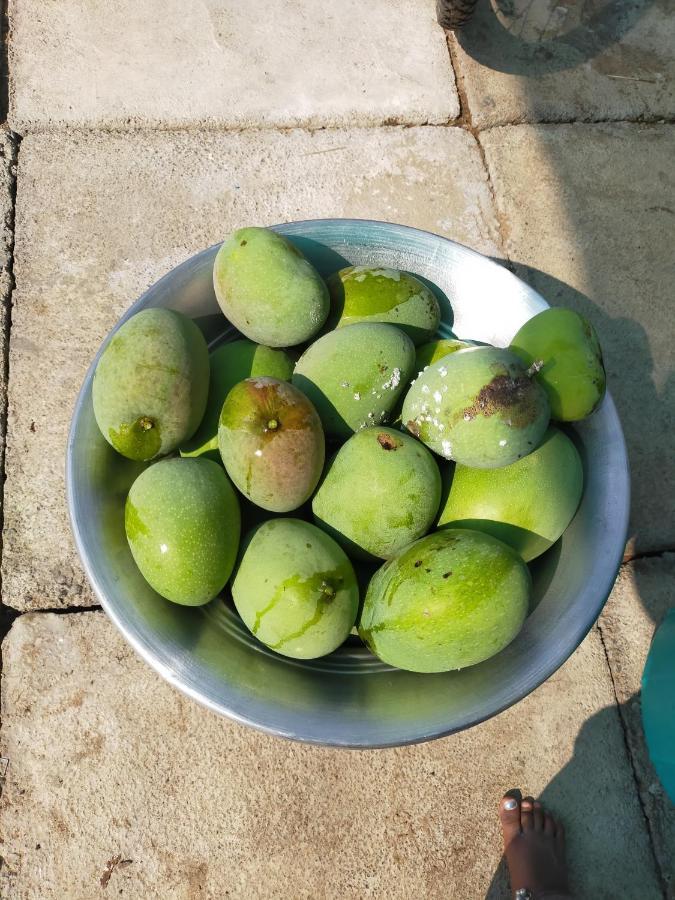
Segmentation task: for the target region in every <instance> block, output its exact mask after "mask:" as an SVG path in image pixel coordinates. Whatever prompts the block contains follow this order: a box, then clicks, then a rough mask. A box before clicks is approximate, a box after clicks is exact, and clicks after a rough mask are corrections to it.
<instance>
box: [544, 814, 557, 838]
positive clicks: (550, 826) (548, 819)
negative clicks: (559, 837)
mask: <svg viewBox="0 0 675 900" xmlns="http://www.w3.org/2000/svg"><path fill="white" fill-rule="evenodd" d="M544 834H548V835H549V836H550V837H555V819H554V818H553V816H551V815H549V814H548V813H544Z"/></svg>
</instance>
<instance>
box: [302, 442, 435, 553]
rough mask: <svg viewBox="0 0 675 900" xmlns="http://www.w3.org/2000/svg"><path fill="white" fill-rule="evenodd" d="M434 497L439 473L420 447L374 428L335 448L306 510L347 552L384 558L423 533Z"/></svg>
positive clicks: (430, 520)
mask: <svg viewBox="0 0 675 900" xmlns="http://www.w3.org/2000/svg"><path fill="white" fill-rule="evenodd" d="M440 497H441V476H440V473H439V471H438V466H437V465H436V462H435V461H434V458H433V456H432V455H431V453H429V451H428V450H427V449H426V447H424V446H422V444H420V443H419V441H416V440H415V439H414V438H411V437H410V436H409V435H407V434H403V433H401V432H400V431H394V429H392V428H383V427H382V426H379V427H374V428H365V429H363V431H359V432H358V433H357V434H355V435H353V436H352V437H351V438H350V439H349V440H348V441H347V442H346V444H344V445H343V446H342V447H341V448H340V450H339V451H338V452H337V455H336V456H335V458H334V459H333V460H332V461H331V463H330V464H329V466H328V468H327V471H326V474H325V476H324V478H323V481H322V482H321V486H320V487H319V490H318V491H317V492H316V495H315V497H314V500H313V501H312V511H313V513H314V516H315V518H316V521H317V523H318V524H320V525H321V527H322V528H325V529H326V530H327V531H328V532H329V533H330V534H331V535H332V536H333V537H334V538H335V539H336V540H337V541H338V542H339V543H340V544H341V545H342V546H343V547H344V548H345V550H347V551H348V552H351V553H353V554H356V555H357V556H364V555H366V556H370V557H372V556H376V557H380V558H382V559H387V558H389V557H390V556H393V555H394V554H395V553H397V552H398V551H399V550H400V549H401V548H402V547H405V546H406V544H409V543H410V542H411V541H414V540H415V539H416V538H418V537H420V536H421V535H423V534H425V533H426V532H427V531H428V529H429V528H430V527H431V523H432V522H433V520H434V517H435V516H436V513H437V511H438V504H439V503H440Z"/></svg>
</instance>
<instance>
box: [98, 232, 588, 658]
mask: <svg viewBox="0 0 675 900" xmlns="http://www.w3.org/2000/svg"><path fill="white" fill-rule="evenodd" d="M213 280H214V287H215V293H216V297H217V299H218V303H219V305H220V307H221V309H222V311H223V313H224V314H225V316H226V317H227V319H228V320H229V321H230V322H231V323H232V324H233V325H234V326H235V327H236V328H237V329H238V330H239V331H240V332H241V334H242V336H243V337H242V338H241V339H238V340H235V341H231V342H228V343H224V344H222V345H221V346H219V347H218V348H217V349H215V350H214V351H213V352H211V353H210V354H209V351H208V349H207V345H206V342H205V340H204V337H203V336H202V333H201V331H200V330H199V328H198V327H197V326H196V325H195V324H194V322H192V321H191V320H190V319H189V318H187V317H186V316H184V315H182V314H181V313H178V312H174V311H172V310H168V309H147V310H144V311H143V312H139V313H137V314H136V315H134V316H132V317H131V318H130V319H129V320H128V321H127V322H126V323H125V324H124V325H122V327H121V328H119V330H118V331H117V332H116V333H115V335H114V336H113V338H112V339H111V341H110V343H109V344H108V346H107V347H106V349H105V350H104V352H103V354H102V355H101V358H100V360H99V363H98V366H97V368H96V372H95V376H94V382H93V403H94V412H95V415H96V420H97V422H98V425H99V427H100V429H101V432H102V434H103V436H104V437H105V438H106V440H107V441H108V442H109V443H110V444H111V445H112V446H113V447H114V448H115V450H117V451H118V452H119V453H121V454H123V455H124V456H126V457H129V458H131V459H134V460H144V461H148V462H149V461H152V460H159V461H157V462H153V464H152V465H149V466H148V467H147V468H146V469H145V470H144V471H143V472H142V474H141V475H140V476H139V477H138V478H137V479H136V481H135V482H134V484H133V485H132V487H131V490H130V491H129V495H128V499H127V502H126V508H125V525H126V533H127V538H128V541H129V546H130V548H131V553H132V555H133V558H134V560H135V562H136V564H137V566H138V568H139V570H140V571H141V573H142V574H143V576H144V577H145V579H146V580H147V581H148V582H149V584H150V585H151V586H152V587H153V588H154V589H155V590H156V591H157V592H158V593H159V594H161V595H162V596H163V597H165V598H167V599H168V600H171V601H173V602H175V603H180V604H185V605H188V606H199V605H201V604H204V603H208V602H209V601H211V600H213V599H214V598H215V597H217V596H218V595H220V594H221V593H222V592H223V591H224V588H225V587H226V585H228V583H229V584H230V590H231V596H232V599H233V601H234V604H235V606H236V609H237V611H238V613H239V615H240V616H241V618H242V620H243V622H244V623H245V625H246V626H247V627H248V628H249V629H250V631H251V633H252V634H253V635H255V637H256V638H257V639H258V640H259V641H261V642H262V643H263V644H265V645H266V646H267V647H269V648H271V649H272V650H274V651H276V652H277V653H280V654H282V655H285V656H289V657H294V658H299V659H311V658H315V657H318V656H322V655H324V654H327V653H331V652H332V651H333V650H335V649H336V648H337V647H339V646H340V645H341V644H342V643H343V642H344V641H345V640H346V639H347V638H348V636H349V635H350V633H358V635H359V636H360V637H361V639H362V640H363V641H364V642H365V643H366V644H367V646H368V647H369V648H370V649H371V651H372V652H373V653H375V654H376V655H377V656H379V657H380V658H381V659H382V660H384V661H385V662H387V663H389V664H391V665H393V666H397V667H399V668H402V669H408V670H411V671H415V672H441V671H447V670H449V669H459V668H462V667H464V666H470V665H474V664H476V663H478V662H481V661H482V660H485V659H487V658H488V657H490V656H492V655H494V654H495V653H498V652H499V651H500V650H502V649H503V648H504V647H506V646H507V645H508V644H509V643H510V642H511V641H512V640H513V638H514V637H515V636H516V634H517V633H518V631H519V630H520V628H521V626H522V624H523V622H524V620H525V617H526V615H527V613H528V609H529V605H530V600H531V596H530V595H531V589H532V580H531V576H530V572H529V569H528V566H527V563H528V562H530V561H531V560H532V559H534V558H535V557H537V556H539V555H540V554H542V553H544V552H545V551H546V550H547V549H548V548H549V547H550V546H551V545H552V544H553V543H554V542H555V541H557V540H558V538H559V537H560V536H561V535H562V533H563V531H564V530H565V528H567V526H568V525H569V523H570V521H571V520H572V517H573V516H574V514H575V512H576V509H577V507H578V505H579V502H580V499H581V495H582V490H583V470H582V465H581V460H580V458H579V454H578V452H577V449H576V447H575V445H574V442H573V441H572V440H571V438H570V437H569V436H568V435H567V434H566V433H565V432H564V431H562V430H559V429H558V428H557V427H555V426H554V425H552V424H551V419H553V420H556V421H557V422H572V421H576V420H578V419H582V418H584V417H586V416H588V415H590V414H591V413H592V412H593V410H594V409H595V408H596V407H597V406H598V404H599V403H600V401H601V400H602V398H603V395H604V391H605V373H604V369H603V364H602V356H601V352H600V347H599V344H598V340H597V337H596V335H595V333H594V331H593V329H592V328H591V326H590V325H589V324H588V322H586V321H585V320H584V319H583V318H581V316H579V315H577V314H576V313H574V312H572V311H570V310H565V309H549V310H546V311H545V312H542V313H540V314H539V315H537V316H535V317H534V318H533V319H531V320H530V321H529V322H527V323H526V324H525V325H524V326H523V327H522V328H521V329H520V331H519V332H518V334H517V335H516V336H515V337H514V339H513V341H512V343H511V346H510V347H509V348H508V349H498V348H495V347H491V346H486V345H476V344H473V343H470V342H467V341H461V340H458V339H438V338H437V336H436V335H437V331H438V327H439V323H440V311H439V304H438V301H437V299H436V296H435V294H434V293H433V291H432V290H430V288H429V287H428V286H427V285H426V284H424V283H422V282H421V281H420V280H418V279H417V278H415V277H413V276H412V275H410V274H408V273H406V272H401V271H397V270H394V269H390V268H377V267H370V266H351V267H349V268H346V269H342V270H341V271H339V272H336V273H335V274H334V275H332V276H331V277H330V278H329V279H328V280H327V282H324V281H323V280H322V278H321V277H320V276H319V274H318V272H317V271H316V270H315V269H314V267H313V266H312V265H311V263H310V262H309V261H308V260H307V259H306V258H305V257H304V256H303V255H302V254H301V253H300V251H299V250H298V249H297V248H296V247H295V246H294V244H292V243H291V242H290V241H289V240H287V239H286V238H284V237H282V236H280V235H278V234H276V233H275V232H273V231H269V230H267V229H264V228H244V229H240V230H238V231H235V232H234V233H233V234H232V235H231V236H230V237H229V238H228V239H227V240H226V241H225V242H224V243H223V244H222V246H221V247H220V249H219V251H218V254H217V256H216V260H215V264H214V270H213ZM176 451H177V452H176ZM242 521H243V522H244V524H245V529H244V531H245V534H244V539H243V541H240V536H241V532H242V524H241V523H242ZM225 602H229V599H226V601H225ZM355 626H356V628H355Z"/></svg>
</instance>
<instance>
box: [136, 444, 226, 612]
mask: <svg viewBox="0 0 675 900" xmlns="http://www.w3.org/2000/svg"><path fill="white" fill-rule="evenodd" d="M124 524H125V529H126V534H127V540H128V541H129V547H130V548H131V553H132V556H133V557H134V560H135V562H136V565H137V566H138V568H139V569H140V571H141V574H142V575H143V577H144V578H145V580H146V581H147V582H148V583H149V584H150V586H151V587H152V588H154V589H155V590H156V591H157V593H158V594H161V595H162V596H163V597H166V598H167V599H168V600H172V601H173V602H174V603H180V604H182V605H184V606H201V605H202V604H204V603H208V601H209V600H212V599H213V598H214V597H215V596H216V595H217V594H218V593H220V591H221V590H222V589H223V587H224V586H225V584H226V582H227V579H228V578H229V577H230V574H231V572H232V568H233V566H234V561H235V558H236V555H237V550H238V547H239V532H240V516H239V504H238V502H237V496H236V494H235V492H234V489H233V488H232V485H231V484H230V482H229V480H228V477H227V475H226V474H225V472H224V471H223V469H222V466H219V465H218V463H214V462H211V460H208V459H163V460H161V461H160V462H158V463H155V465H153V466H150V467H149V468H148V469H146V470H145V471H144V472H142V473H141V475H139V476H138V478H137V479H136V481H134V483H133V484H132V486H131V490H130V491H129V496H128V497H127V502H126V507H125V515H124Z"/></svg>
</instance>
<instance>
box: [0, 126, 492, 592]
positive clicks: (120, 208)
mask: <svg viewBox="0 0 675 900" xmlns="http://www.w3.org/2000/svg"><path fill="white" fill-rule="evenodd" d="M345 215H348V216H355V217H358V218H379V219H388V220H391V221H394V222H402V223H406V224H410V225H417V226H420V227H422V228H426V229H429V230H431V231H436V232H440V233H443V234H446V235H448V236H450V237H453V238H456V239H457V240H459V241H461V242H462V243H464V244H468V245H469V246H473V247H475V248H476V249H478V250H481V251H483V252H485V253H490V254H494V253H496V252H497V244H496V242H497V239H498V230H497V222H496V219H495V217H494V212H493V207H492V203H491V198H490V192H489V188H488V185H487V179H486V175H485V171H484V168H483V166H482V164H481V159H480V154H479V150H478V147H477V145H476V143H475V141H474V139H473V138H472V137H471V136H470V135H469V134H468V133H466V132H465V131H463V130H461V129H453V128H408V129H402V128H386V129H377V130H351V131H350V130H345V131H328V130H326V131H320V132H312V133H308V132H299V131H294V132H293V131H292V132H285V133H274V132H271V131H260V132H247V133H245V134H216V133H214V132H208V133H200V134H196V133H180V134H177V133H168V132H163V133H161V132H158V133H137V134H96V133H88V134H83V133H71V134H69V135H55V134H54V135H48V134H44V135H36V136H32V135H31V136H28V137H26V138H25V139H24V141H23V143H22V145H21V164H20V168H19V180H18V196H17V221H16V255H15V258H16V262H15V274H16V280H17V289H16V291H15V295H14V313H13V327H12V340H11V348H10V356H11V372H12V375H11V385H10V397H9V441H8V451H7V472H8V479H7V489H6V506H5V533H4V556H3V571H4V600H5V603H7V604H9V605H11V606H14V607H16V608H18V609H30V608H50V607H54V606H61V605H72V604H79V605H88V604H90V603H92V602H94V601H93V598H92V595H91V593H90V592H89V590H88V589H87V588H86V586H85V585H84V576H83V574H82V572H81V570H80V566H79V563H78V561H77V558H76V554H75V551H74V549H73V547H72V545H71V539H70V529H69V526H68V522H67V515H66V508H65V499H64V479H63V471H64V453H65V443H66V436H67V430H68V424H69V420H70V416H71V412H72V408H73V404H74V401H75V397H76V395H77V392H78V390H79V387H80V385H81V383H82V379H83V377H84V374H85V372H86V369H87V366H88V365H89V362H90V360H91V359H92V357H93V355H94V353H95V351H96V349H97V347H98V345H99V343H100V341H101V340H102V338H103V337H104V336H105V334H106V333H107V331H108V330H109V329H110V328H111V327H112V325H113V324H114V323H115V321H116V319H117V318H118V317H119V315H120V314H121V313H122V312H123V311H124V310H125V309H127V307H128V306H129V305H130V304H131V303H132V302H133V301H134V300H135V299H136V298H137V297H138V295H139V294H140V293H141V292H142V291H143V290H144V289H145V288H146V287H147V286H148V285H150V284H151V283H152V282H154V281H155V280H157V278H158V277H159V276H161V275H163V274H164V273H165V272H167V271H168V270H169V269H171V268H172V267H173V266H174V265H176V264H177V263H178V262H180V261H182V260H183V259H185V258H186V257H188V256H190V255H191V254H193V253H195V252H197V251H198V250H201V249H203V248H204V247H208V246H210V245H211V244H214V243H216V242H217V241H219V240H222V239H223V238H224V237H225V235H226V234H227V233H228V232H229V231H230V230H231V229H233V228H235V227H237V226H242V225H249V224H260V225H267V224H272V223H274V222H279V221H287V220H292V219H304V218H313V217H321V216H345Z"/></svg>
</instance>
